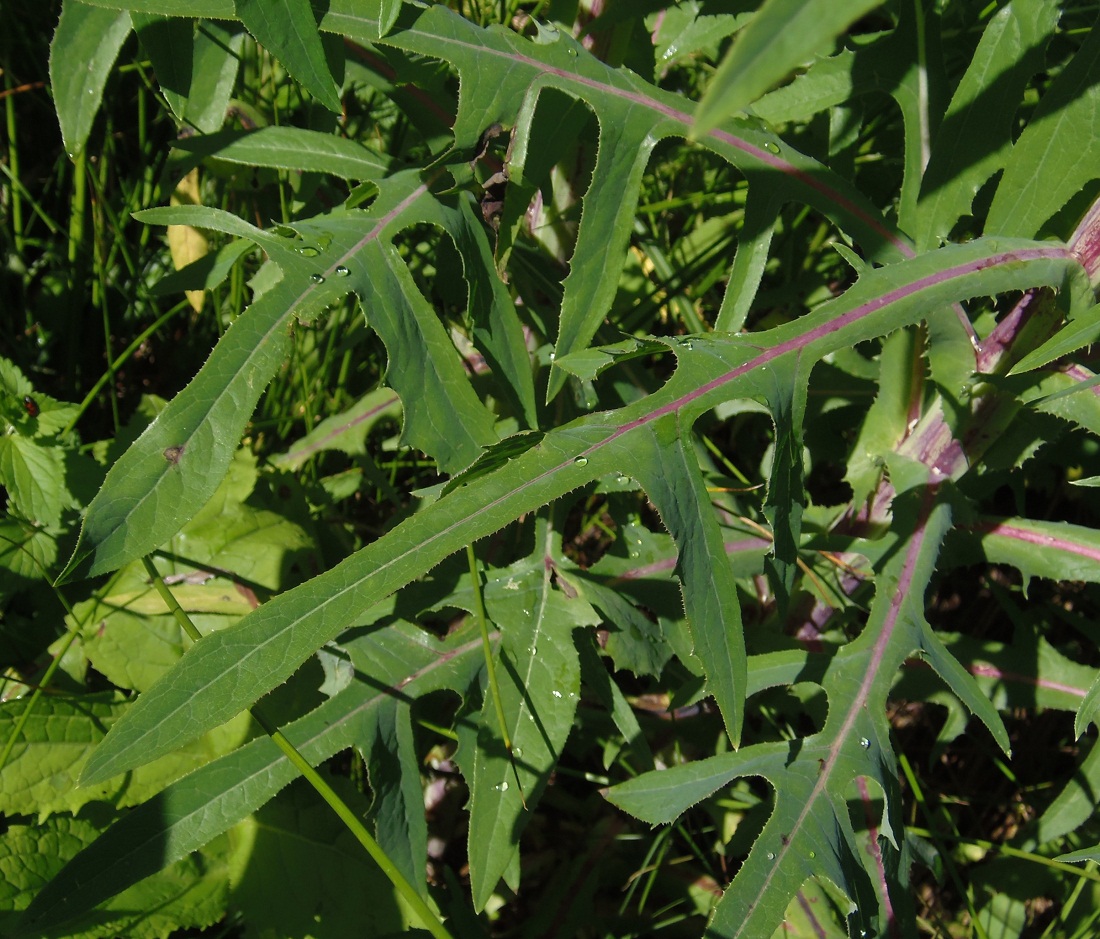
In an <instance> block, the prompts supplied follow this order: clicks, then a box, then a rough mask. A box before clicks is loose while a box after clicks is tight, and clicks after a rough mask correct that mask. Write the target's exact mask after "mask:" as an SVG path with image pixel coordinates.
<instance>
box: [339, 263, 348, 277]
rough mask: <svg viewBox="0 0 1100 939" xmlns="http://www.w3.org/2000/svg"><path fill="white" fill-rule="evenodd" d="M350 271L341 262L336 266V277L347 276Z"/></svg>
mask: <svg viewBox="0 0 1100 939" xmlns="http://www.w3.org/2000/svg"><path fill="white" fill-rule="evenodd" d="M350 273H351V271H349V270H348V269H347V268H346V267H344V265H343V264H341V265H340V266H339V267H338V268H336V276H337V277H347V276H348V274H350Z"/></svg>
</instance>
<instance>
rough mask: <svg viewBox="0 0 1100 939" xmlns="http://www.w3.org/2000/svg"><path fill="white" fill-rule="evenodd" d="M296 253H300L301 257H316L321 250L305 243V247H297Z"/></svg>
mask: <svg viewBox="0 0 1100 939" xmlns="http://www.w3.org/2000/svg"><path fill="white" fill-rule="evenodd" d="M298 253H299V254H300V255H302V257H305V258H315V257H317V255H319V254H320V253H321V252H320V251H318V250H317V249H316V248H314V247H313V246H311V245H307V246H306V247H304V248H299V249H298Z"/></svg>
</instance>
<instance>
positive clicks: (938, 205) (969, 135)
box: [914, 0, 1059, 249]
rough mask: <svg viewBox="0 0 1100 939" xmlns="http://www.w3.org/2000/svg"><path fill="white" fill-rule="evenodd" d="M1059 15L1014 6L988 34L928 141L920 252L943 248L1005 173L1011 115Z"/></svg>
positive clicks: (1048, 4)
mask: <svg viewBox="0 0 1100 939" xmlns="http://www.w3.org/2000/svg"><path fill="white" fill-rule="evenodd" d="M1058 8H1059V4H1058V3H1057V2H1056V0H1014V2H1013V3H1011V4H1009V5H1007V6H1005V7H1003V8H1001V9H1000V10H998V11H997V13H995V14H994V16H993V18H992V19H991V20H990V21H989V25H988V26H986V29H985V32H984V33H983V34H982V39H981V42H979V43H978V49H977V51H976V52H975V53H974V58H973V59H972V60H971V62H970V66H969V68H967V70H966V74H965V75H964V76H963V79H962V81H961V82H960V83H959V87H958V89H957V90H956V91H955V94H954V97H952V99H951V105H950V106H949V107H948V109H947V114H946V115H945V116H944V119H943V124H942V126H941V127H940V128H939V131H938V132H937V133H936V136H935V138H934V140H933V147H932V156H931V159H930V160H929V163H928V168H927V170H926V171H925V174H924V180H923V182H922V183H921V190H920V192H921V195H920V203H919V205H918V208H917V215H918V220H917V229H916V231H915V232H914V240H915V241H916V243H917V248H918V249H923V248H928V247H932V246H933V245H935V244H936V243H937V242H938V241H942V240H945V239H946V238H947V236H948V235H949V234H950V232H951V228H952V227H953V226H954V224H955V222H956V221H957V220H958V219H959V218H960V217H962V216H963V215H966V214H967V213H968V212H969V211H970V204H971V202H972V201H973V199H974V196H975V194H976V193H977V192H978V189H979V188H980V187H981V186H982V184H983V183H984V182H985V181H986V180H987V179H989V177H990V176H992V175H993V174H994V173H995V172H997V171H998V170H999V169H1001V168H1002V167H1003V166H1004V164H1005V160H1006V159H1007V157H1008V154H1009V150H1010V148H1011V146H1012V121H1013V118H1014V117H1015V114H1016V109H1017V108H1018V107H1019V105H1020V102H1021V100H1022V98H1023V93H1024V89H1025V88H1026V87H1027V83H1028V81H1029V80H1030V79H1031V76H1032V75H1033V74H1034V73H1035V72H1037V71H1039V70H1040V69H1041V68H1042V67H1043V51H1044V49H1045V48H1046V44H1047V41H1048V40H1049V38H1050V35H1051V33H1052V32H1053V31H1054V27H1055V25H1056V23H1057V22H1058ZM976 143H977V144H979V145H980V148H979V149H977V151H976V149H975V144H976ZM1032 166H1033V167H1034V164H1032ZM1017 230H1018V229H1017Z"/></svg>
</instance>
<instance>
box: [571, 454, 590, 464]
mask: <svg viewBox="0 0 1100 939" xmlns="http://www.w3.org/2000/svg"><path fill="white" fill-rule="evenodd" d="M573 462H574V463H576V464H577V466H587V465H588V457H586V456H579V457H577V458H576V459H575V460H574V461H573Z"/></svg>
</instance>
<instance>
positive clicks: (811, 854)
mask: <svg viewBox="0 0 1100 939" xmlns="http://www.w3.org/2000/svg"><path fill="white" fill-rule="evenodd" d="M815 857H817V852H816V851H811V852H810V860H811V861H812V860H813V859H814V858H815Z"/></svg>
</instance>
